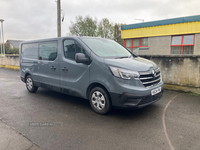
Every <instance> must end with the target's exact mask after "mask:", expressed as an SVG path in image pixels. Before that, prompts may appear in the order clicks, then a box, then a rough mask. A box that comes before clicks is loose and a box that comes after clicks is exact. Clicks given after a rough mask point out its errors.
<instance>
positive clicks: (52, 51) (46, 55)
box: [39, 41, 58, 61]
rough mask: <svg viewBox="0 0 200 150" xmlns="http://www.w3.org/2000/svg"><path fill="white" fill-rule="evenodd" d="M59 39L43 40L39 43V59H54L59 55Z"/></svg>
mask: <svg viewBox="0 0 200 150" xmlns="http://www.w3.org/2000/svg"><path fill="white" fill-rule="evenodd" d="M57 49H58V43H57V41H51V42H42V43H40V44H39V59H40V60H49V61H54V60H55V59H56V57H57Z"/></svg>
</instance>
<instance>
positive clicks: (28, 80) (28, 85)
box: [26, 75, 38, 93]
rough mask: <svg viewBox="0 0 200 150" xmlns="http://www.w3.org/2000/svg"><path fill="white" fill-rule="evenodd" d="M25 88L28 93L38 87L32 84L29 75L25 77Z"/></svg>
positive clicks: (33, 91)
mask: <svg viewBox="0 0 200 150" xmlns="http://www.w3.org/2000/svg"><path fill="white" fill-rule="evenodd" d="M26 88H27V90H28V91H29V92H30V93H35V92H36V91H37V89H38V87H37V86H35V85H34V83H33V79H32V77H31V76H30V75H28V76H27V77H26Z"/></svg>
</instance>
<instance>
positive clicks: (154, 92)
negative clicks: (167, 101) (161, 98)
mask: <svg viewBox="0 0 200 150" xmlns="http://www.w3.org/2000/svg"><path fill="white" fill-rule="evenodd" d="M160 92H161V87H159V88H156V89H154V90H152V91H151V95H155V94H158V93H160Z"/></svg>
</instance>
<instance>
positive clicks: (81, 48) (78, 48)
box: [76, 42, 85, 54]
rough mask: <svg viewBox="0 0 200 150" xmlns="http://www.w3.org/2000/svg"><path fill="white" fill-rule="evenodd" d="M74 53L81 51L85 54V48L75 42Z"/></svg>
mask: <svg viewBox="0 0 200 150" xmlns="http://www.w3.org/2000/svg"><path fill="white" fill-rule="evenodd" d="M76 53H83V54H85V50H84V49H83V47H82V46H80V45H79V44H78V43H77V42H76Z"/></svg>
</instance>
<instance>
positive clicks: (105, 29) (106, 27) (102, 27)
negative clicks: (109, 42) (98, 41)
mask: <svg viewBox="0 0 200 150" xmlns="http://www.w3.org/2000/svg"><path fill="white" fill-rule="evenodd" d="M113 33H114V27H113V24H112V23H110V22H109V20H108V19H107V18H103V19H102V20H101V21H100V22H99V24H98V33H97V34H98V36H101V37H102V38H107V39H114V36H113Z"/></svg>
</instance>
